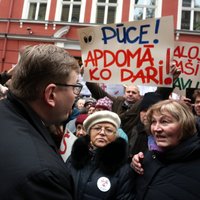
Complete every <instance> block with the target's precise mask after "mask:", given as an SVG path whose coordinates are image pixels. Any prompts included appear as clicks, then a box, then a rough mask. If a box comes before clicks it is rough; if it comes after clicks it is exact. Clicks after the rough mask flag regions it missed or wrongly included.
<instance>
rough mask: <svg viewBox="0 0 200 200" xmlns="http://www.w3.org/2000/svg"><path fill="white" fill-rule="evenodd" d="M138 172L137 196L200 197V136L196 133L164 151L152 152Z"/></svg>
mask: <svg viewBox="0 0 200 200" xmlns="http://www.w3.org/2000/svg"><path fill="white" fill-rule="evenodd" d="M143 167H144V175H138V180H137V196H136V199H137V200H172V199H173V200H199V199H200V192H199V189H200V170H199V167H200V139H199V138H198V136H197V135H195V136H193V137H192V138H190V139H187V140H185V141H184V142H182V143H181V144H179V145H178V146H176V147H175V148H173V149H171V150H168V151H165V152H150V151H148V152H147V154H145V158H144V160H143Z"/></svg>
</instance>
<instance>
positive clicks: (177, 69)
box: [170, 62, 181, 81]
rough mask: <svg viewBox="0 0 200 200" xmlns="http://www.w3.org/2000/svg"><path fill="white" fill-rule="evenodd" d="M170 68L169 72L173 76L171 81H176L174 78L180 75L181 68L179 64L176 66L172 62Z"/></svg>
mask: <svg viewBox="0 0 200 200" xmlns="http://www.w3.org/2000/svg"><path fill="white" fill-rule="evenodd" d="M170 69H171V74H172V76H173V81H176V79H177V78H178V77H179V76H180V74H181V68H180V66H179V67H177V66H176V65H175V63H174V62H172V63H171V65H170Z"/></svg>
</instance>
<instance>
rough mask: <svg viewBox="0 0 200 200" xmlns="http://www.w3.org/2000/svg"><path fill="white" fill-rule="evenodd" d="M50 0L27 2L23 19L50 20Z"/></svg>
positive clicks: (26, 0) (31, 0) (25, 2)
mask: <svg viewBox="0 0 200 200" xmlns="http://www.w3.org/2000/svg"><path fill="white" fill-rule="evenodd" d="M49 8H50V0H25V1H24V8H23V13H22V19H30V20H48V15H49Z"/></svg>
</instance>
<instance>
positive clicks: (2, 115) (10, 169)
mask: <svg viewBox="0 0 200 200" xmlns="http://www.w3.org/2000/svg"><path fill="white" fill-rule="evenodd" d="M0 156H1V162H0V182H1V187H0V199H2V200H22V199H23V200H55V199H56V200H61V199H62V200H64V199H66V200H71V199H72V197H71V193H72V189H71V181H70V177H69V174H68V172H67V169H66V166H65V164H64V161H63V160H62V158H61V156H60V155H59V154H58V149H57V147H56V144H55V142H54V140H53V139H52V137H51V135H50V134H49V132H48V130H47V128H46V127H45V126H44V124H43V123H42V121H41V119H40V118H39V117H38V115H37V114H36V113H35V112H34V111H33V110H32V109H31V108H30V107H29V106H28V105H26V104H24V103H22V102H21V101H20V100H19V99H17V98H16V97H15V96H14V95H12V94H11V93H9V94H8V97H7V99H4V100H1V101H0Z"/></svg>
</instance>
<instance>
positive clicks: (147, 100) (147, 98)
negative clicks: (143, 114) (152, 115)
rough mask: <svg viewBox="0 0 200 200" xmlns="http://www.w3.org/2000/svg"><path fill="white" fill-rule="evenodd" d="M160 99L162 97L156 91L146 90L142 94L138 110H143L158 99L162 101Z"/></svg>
mask: <svg viewBox="0 0 200 200" xmlns="http://www.w3.org/2000/svg"><path fill="white" fill-rule="evenodd" d="M162 100H163V98H162V96H161V95H160V94H158V93H156V92H148V93H146V94H145V95H144V97H143V99H142V101H141V104H140V111H145V110H147V109H148V108H149V107H150V106H152V105H153V104H155V103H158V102H159V101H162Z"/></svg>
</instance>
